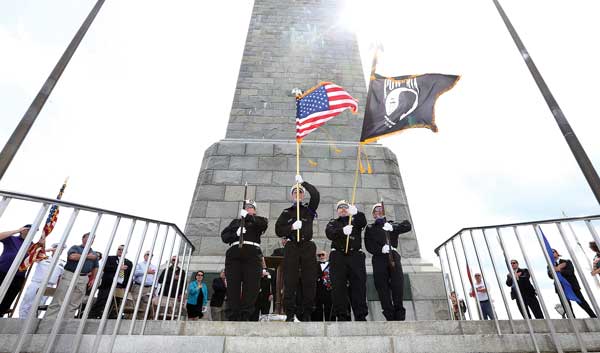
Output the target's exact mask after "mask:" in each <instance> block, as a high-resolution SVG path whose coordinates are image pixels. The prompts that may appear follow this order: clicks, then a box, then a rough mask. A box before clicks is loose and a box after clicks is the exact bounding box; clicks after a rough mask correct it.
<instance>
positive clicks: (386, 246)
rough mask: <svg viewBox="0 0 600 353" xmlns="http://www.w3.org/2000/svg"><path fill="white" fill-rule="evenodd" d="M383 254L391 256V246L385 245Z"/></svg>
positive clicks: (382, 249) (382, 250)
mask: <svg viewBox="0 0 600 353" xmlns="http://www.w3.org/2000/svg"><path fill="white" fill-rule="evenodd" d="M381 252H382V253H383V254H389V253H390V246H389V245H387V244H385V245H384V246H383V248H381Z"/></svg>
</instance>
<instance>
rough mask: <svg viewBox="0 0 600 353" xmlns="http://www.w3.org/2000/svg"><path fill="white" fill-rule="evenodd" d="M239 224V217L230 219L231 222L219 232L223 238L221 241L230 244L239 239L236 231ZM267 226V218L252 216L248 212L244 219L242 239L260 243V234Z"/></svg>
mask: <svg viewBox="0 0 600 353" xmlns="http://www.w3.org/2000/svg"><path fill="white" fill-rule="evenodd" d="M240 226H241V220H240V219H239V218H236V219H234V220H233V221H231V223H229V225H228V226H227V227H225V229H223V231H222V232H221V239H223V242H224V243H227V244H231V243H233V242H234V241H238V240H240V237H239V236H238V235H237V233H236V232H237V230H238V228H239V227H240ZM268 226H269V220H268V219H266V218H265V217H261V216H256V215H255V216H252V215H250V214H248V215H246V217H245V220H244V228H246V233H244V240H245V241H251V242H253V243H258V244H260V236H261V235H262V234H263V233H264V232H265V231H266V230H267V227H268Z"/></svg>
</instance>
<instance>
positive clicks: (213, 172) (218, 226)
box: [185, 0, 448, 320]
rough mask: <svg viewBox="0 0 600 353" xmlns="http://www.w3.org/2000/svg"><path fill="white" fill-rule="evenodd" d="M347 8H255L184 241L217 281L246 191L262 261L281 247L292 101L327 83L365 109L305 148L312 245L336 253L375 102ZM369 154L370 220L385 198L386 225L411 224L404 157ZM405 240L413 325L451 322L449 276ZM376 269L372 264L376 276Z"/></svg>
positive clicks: (281, 4) (325, 4) (365, 205)
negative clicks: (332, 233)
mask: <svg viewBox="0 0 600 353" xmlns="http://www.w3.org/2000/svg"><path fill="white" fill-rule="evenodd" d="M340 4H341V2H340V1H333V0H304V1H298V0H255V2H254V8H253V12H252V17H251V20H250V26H249V30H248V35H247V38H246V45H245V49H244V54H243V58H242V63H241V66H240V71H239V76H238V81H237V86H236V89H235V96H234V101H233V105H232V109H231V114H230V118H229V124H228V127H227V133H226V137H225V139H223V140H221V141H219V142H216V143H215V144H213V145H212V146H211V147H209V148H208V149H207V150H206V152H205V154H204V159H203V161H202V167H201V170H200V174H199V176H198V180H197V184H196V189H195V191H194V198H193V200H192V204H191V207H190V211H189V215H188V219H187V223H186V228H185V233H186V235H187V236H188V237H189V238H190V239H191V240H192V241H193V242H194V245H195V246H196V252H195V253H194V257H193V259H192V264H191V267H190V270H192V269H194V270H196V269H202V270H205V271H212V272H217V271H219V270H220V268H222V267H223V264H224V254H225V251H226V249H227V247H228V246H227V244H224V243H223V242H222V241H221V237H220V233H221V230H222V229H223V228H225V227H226V226H227V225H228V224H229V222H231V220H232V219H233V218H235V217H237V216H238V213H239V209H240V208H241V200H242V198H243V192H244V186H243V185H244V183H245V182H248V185H249V187H248V198H250V199H254V200H256V202H257V204H258V205H257V206H258V207H257V211H258V213H259V214H260V215H263V216H265V217H268V218H269V228H268V230H267V232H266V234H264V235H263V237H262V249H263V253H264V254H265V255H270V254H271V252H272V251H273V249H274V248H277V247H280V240H279V238H277V237H276V235H275V231H274V229H275V227H274V225H275V221H276V220H277V217H278V216H279V214H280V213H281V211H282V210H283V209H284V208H287V207H289V206H290V203H291V198H290V195H289V190H290V186H291V185H292V184H293V182H294V175H295V174H296V145H295V144H296V142H295V114H296V112H295V99H294V97H293V95H292V93H291V92H292V90H293V89H294V88H300V89H302V90H306V89H308V88H310V87H312V86H314V85H316V84H317V83H319V82H320V81H332V82H335V83H336V84H338V85H340V86H342V87H344V88H345V89H346V90H347V91H348V92H349V93H350V94H351V95H352V96H354V97H355V98H356V99H358V100H359V112H358V114H357V115H352V114H351V113H350V112H349V111H346V112H344V113H342V114H341V115H339V116H337V117H336V118H334V119H332V120H330V121H329V122H328V123H327V124H326V125H325V126H324V127H321V128H319V129H318V130H316V131H314V132H312V133H311V134H310V135H308V137H307V138H306V139H305V140H304V142H303V143H302V145H301V146H302V151H301V160H300V169H301V175H302V177H303V178H304V180H306V181H309V182H310V183H312V184H313V185H315V186H316V187H317V188H318V189H319V191H320V194H321V204H320V206H319V209H318V210H317V213H318V219H317V220H316V221H315V236H314V241H315V243H316V244H317V247H318V248H323V249H327V250H328V249H329V244H330V242H329V241H328V240H327V238H326V237H325V225H326V224H327V222H328V221H329V219H330V218H332V217H334V216H335V203H336V202H337V201H338V200H340V199H346V200H350V199H351V197H352V186H353V182H354V173H355V170H356V153H357V141H358V140H359V136H360V131H361V127H362V115H363V113H364V104H365V102H366V94H367V86H366V83H365V78H364V74H363V70H362V66H361V59H360V53H359V49H358V44H357V41H356V38H355V35H354V34H353V33H351V32H348V31H347V30H345V29H344V28H342V27H340V26H338V25H337V23H338V22H339V21H338V19H339V16H340V7H341V6H340ZM332 142H333V144H332ZM364 151H365V152H366V154H367V155H368V158H369V160H370V162H371V165H372V168H373V174H362V175H360V176H359V181H358V188H357V190H356V204H357V207H358V209H359V210H361V211H363V212H364V213H365V214H366V215H367V217H368V219H369V221H372V218H371V217H370V210H371V206H372V205H373V204H374V203H376V202H378V201H379V200H381V199H382V198H383V199H384V201H385V202H386V213H387V215H388V218H390V219H393V220H404V219H408V220H410V221H411V223H412V219H411V216H410V210H409V206H408V201H407V199H406V194H405V192H404V187H403V184H402V178H401V175H400V169H399V167H398V162H397V159H396V156H395V155H394V153H393V152H392V151H390V150H389V149H388V148H386V147H383V146H381V145H377V144H372V145H368V146H365V148H364ZM309 160H310V161H309ZM315 163H316V164H315ZM414 228H418V224H417V225H414ZM400 241H401V243H400V252H401V256H402V264H403V268H404V273H405V276H407V277H408V282H409V283H410V286H409V292H410V293H407V295H406V297H407V298H409V299H410V300H407V301H406V302H405V307H406V309H407V319H409V320H410V319H417V320H427V319H446V318H448V309H447V304H446V303H447V301H446V298H445V295H444V288H443V282H442V276H441V273H440V271H439V270H437V269H435V268H434V267H433V266H432V265H431V264H430V263H427V262H424V261H422V260H421V258H420V253H419V247H418V243H417V239H416V235H415V230H414V229H413V231H411V232H410V233H407V234H404V235H403V236H402V237H401V240H400ZM370 266H371V260H370V258H367V269H368V271H370V270H371V267H370ZM371 289H372V288H371ZM370 297H373V296H372V295H371V296H370ZM369 304H370V305H369V309H370V313H369V315H370V319H378V320H379V319H382V318H383V316H382V315H381V312H380V311H381V310H380V307H378V304H379V303H378V302H375V301H373V302H370V303H369Z"/></svg>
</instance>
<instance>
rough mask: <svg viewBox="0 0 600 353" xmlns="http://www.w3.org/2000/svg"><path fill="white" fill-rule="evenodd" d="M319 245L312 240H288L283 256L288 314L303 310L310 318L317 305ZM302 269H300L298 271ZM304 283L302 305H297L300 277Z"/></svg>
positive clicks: (285, 303)
mask: <svg viewBox="0 0 600 353" xmlns="http://www.w3.org/2000/svg"><path fill="white" fill-rule="evenodd" d="M316 254H317V247H316V246H315V243H313V242H312V241H301V242H300V243H298V242H295V241H288V242H287V243H286V244H285V256H284V258H283V285H284V292H283V306H284V308H285V313H286V315H288V316H291V315H295V314H297V313H300V312H302V315H303V316H304V318H310V315H311V313H312V312H313V310H314V306H315V291H316V288H317V260H316ZM298 270H300V271H298ZM299 278H300V284H301V285H302V289H301V290H302V307H301V308H298V307H297V305H296V292H297V291H298V279H299Z"/></svg>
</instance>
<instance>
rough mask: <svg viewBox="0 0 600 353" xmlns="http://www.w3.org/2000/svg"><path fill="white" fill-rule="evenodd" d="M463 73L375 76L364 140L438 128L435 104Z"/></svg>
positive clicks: (368, 105) (371, 86) (364, 128)
mask: <svg viewBox="0 0 600 353" xmlns="http://www.w3.org/2000/svg"><path fill="white" fill-rule="evenodd" d="M459 79H460V76H455V75H442V74H424V75H412V76H400V77H383V76H380V75H377V74H376V75H375V78H372V79H371V83H370V86H369V95H368V97H367V107H366V111H365V119H364V121H363V128H362V134H361V137H360V141H361V142H365V143H366V142H372V141H377V140H378V139H379V138H381V137H384V136H386V135H391V134H393V133H397V132H399V131H402V130H405V129H410V128H415V127H425V128H429V129H431V130H432V131H434V132H437V126H435V114H434V105H435V101H436V100H437V98H438V97H439V96H440V95H441V94H442V93H444V92H446V91H447V90H449V89H451V88H452V87H454V85H455V84H456V82H458V80H459Z"/></svg>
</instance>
